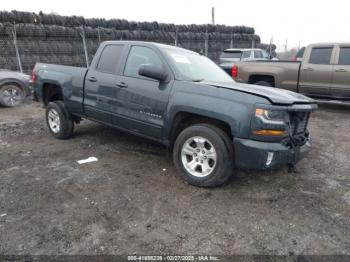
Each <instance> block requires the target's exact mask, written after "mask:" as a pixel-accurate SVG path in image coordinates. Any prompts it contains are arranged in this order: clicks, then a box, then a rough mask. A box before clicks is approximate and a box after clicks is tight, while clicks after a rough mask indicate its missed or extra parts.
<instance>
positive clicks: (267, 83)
mask: <svg viewBox="0 0 350 262" xmlns="http://www.w3.org/2000/svg"><path fill="white" fill-rule="evenodd" d="M254 85H258V86H271V87H272V84H271V83H270V82H267V81H257V82H255V83H254Z"/></svg>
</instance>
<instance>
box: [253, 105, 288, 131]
mask: <svg viewBox="0 0 350 262" xmlns="http://www.w3.org/2000/svg"><path fill="white" fill-rule="evenodd" d="M288 117H289V114H288V113H287V112H286V111H282V110H273V109H263V108H257V109H255V115H254V117H253V121H252V134H253V135H257V136H273V137H276V136H283V135H284V133H285V130H286V123H287V122H288Z"/></svg>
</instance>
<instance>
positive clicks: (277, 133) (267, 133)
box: [253, 129, 284, 136]
mask: <svg viewBox="0 0 350 262" xmlns="http://www.w3.org/2000/svg"><path fill="white" fill-rule="evenodd" d="M253 134H254V135H259V136H282V135H283V134H284V131H282V130H269V129H263V130H254V131H253Z"/></svg>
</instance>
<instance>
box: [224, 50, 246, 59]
mask: <svg viewBox="0 0 350 262" xmlns="http://www.w3.org/2000/svg"><path fill="white" fill-rule="evenodd" d="M241 56H242V52H241V51H226V52H223V53H222V54H221V56H220V57H221V58H238V59H240V58H241Z"/></svg>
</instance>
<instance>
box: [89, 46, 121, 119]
mask: <svg viewBox="0 0 350 262" xmlns="http://www.w3.org/2000/svg"><path fill="white" fill-rule="evenodd" d="M124 47H125V45H124V44H107V45H106V46H105V47H104V48H103V49H102V52H101V55H100V58H99V60H98V62H97V64H96V65H92V66H91V68H90V69H89V71H88V73H87V75H86V78H85V91H84V95H85V96H84V109H85V114H86V115H87V116H88V117H89V118H93V119H95V120H98V121H103V122H107V123H111V122H112V112H113V111H115V110H116V107H117V106H118V104H117V101H116V99H115V95H116V89H117V86H116V84H117V83H118V82H119V81H120V80H119V78H120V70H121V68H120V63H121V60H122V59H121V58H122V55H123V49H124Z"/></svg>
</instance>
